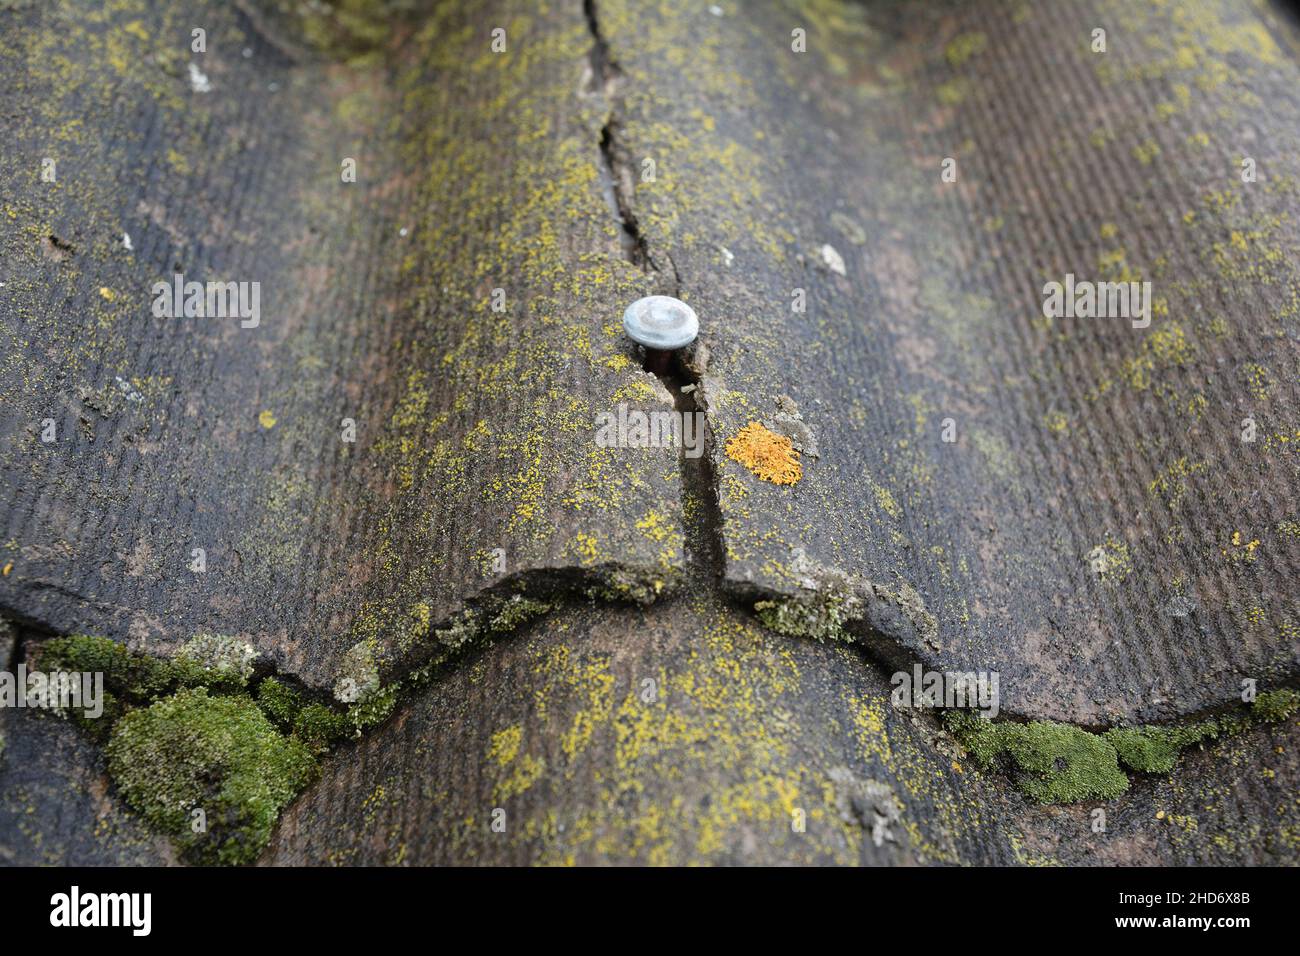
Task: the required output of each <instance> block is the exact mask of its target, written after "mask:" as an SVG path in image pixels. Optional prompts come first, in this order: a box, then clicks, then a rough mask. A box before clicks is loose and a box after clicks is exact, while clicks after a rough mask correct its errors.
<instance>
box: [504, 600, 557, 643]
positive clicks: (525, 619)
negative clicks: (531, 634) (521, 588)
mask: <svg viewBox="0 0 1300 956" xmlns="http://www.w3.org/2000/svg"><path fill="white" fill-rule="evenodd" d="M553 609H554V605H552V604H548V603H546V602H545V601H537V600H534V599H532V598H526V597H523V596H522V595H518V594H516V595H515V596H514V597H513V598H511V599H510V600H508V601H506V602H505V603H504V604H503V605H502V606H501V609H500V610H499V611H498V612H497V613H496V614H495V615H494V616H493V618H492V620H491V621H489V622H488V630H490V631H492V632H494V633H496V634H504V633H506V632H508V631H513V630H514V629H515V628H518V627H522V626H523V625H525V624H527V623H529V622H530V621H534V620H536V619H537V618H539V617H541V616H542V615H543V614H549V613H550V612H551V611H552V610H553Z"/></svg>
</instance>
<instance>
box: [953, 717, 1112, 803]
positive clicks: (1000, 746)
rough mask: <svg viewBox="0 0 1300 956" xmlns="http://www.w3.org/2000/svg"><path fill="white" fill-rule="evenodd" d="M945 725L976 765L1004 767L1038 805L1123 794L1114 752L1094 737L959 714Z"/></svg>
mask: <svg viewBox="0 0 1300 956" xmlns="http://www.w3.org/2000/svg"><path fill="white" fill-rule="evenodd" d="M946 720H947V723H948V726H949V729H951V730H952V732H953V733H954V734H955V735H956V737H957V739H958V740H960V741H961V742H962V744H963V746H965V747H966V749H967V750H968V751H970V752H971V754H972V755H973V756H974V757H975V759H976V761H977V762H978V763H979V764H980V766H982V767H989V766H992V765H994V764H996V763H998V762H999V761H1001V762H1004V763H1006V764H1009V765H1010V766H1011V768H1012V769H1013V770H1014V771H1015V778H1016V783H1017V785H1019V786H1020V788H1021V789H1022V790H1024V791H1025V792H1026V793H1027V794H1029V795H1030V796H1031V797H1033V798H1034V799H1035V800H1037V801H1038V802H1039V803H1074V802H1076V801H1079V800H1089V799H1095V800H1108V799H1110V798H1111V797H1116V796H1119V794H1121V793H1123V792H1124V791H1125V790H1127V789H1128V777H1127V776H1126V775H1125V774H1124V771H1122V770H1121V769H1120V768H1119V757H1118V754H1117V753H1116V751H1115V748H1114V747H1113V746H1112V745H1111V744H1110V742H1109V741H1107V740H1106V739H1105V738H1103V737H1101V736H1099V735H1097V734H1090V733H1088V732H1087V731H1086V730H1080V729H1079V728H1078V727H1073V726H1071V725H1069V724H1058V723H1055V722H1054V721H1047V720H1036V721H1034V722H1032V723H1028V724H1018V723H1011V722H997V723H995V722H993V721H989V720H984V719H982V718H980V717H976V716H975V715H973V714H968V713H964V712H960V711H952V712H949V713H948V714H947V715H946Z"/></svg>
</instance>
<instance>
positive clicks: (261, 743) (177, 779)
mask: <svg viewBox="0 0 1300 956" xmlns="http://www.w3.org/2000/svg"><path fill="white" fill-rule="evenodd" d="M107 754H108V769H109V772H110V773H111V774H112V776H113V779H114V780H115V781H116V783H117V785H118V787H119V788H120V789H121V791H122V794H123V796H124V797H125V798H126V800H127V802H128V803H129V804H130V805H131V807H132V808H134V809H135V810H136V811H137V812H138V813H140V814H141V815H142V816H143V817H144V818H145V819H146V820H147V821H149V823H151V824H152V825H153V826H155V827H157V828H158V829H160V830H162V831H163V832H165V833H167V834H168V835H170V836H171V837H172V838H173V839H174V840H176V842H177V843H178V844H179V845H180V846H181V848H182V850H183V852H184V853H185V855H186V856H187V858H189V859H191V860H193V861H194V862H200V863H224V864H238V863H249V862H252V861H253V860H254V859H255V858H256V857H257V855H258V853H259V852H260V851H261V850H262V848H263V847H264V846H266V844H267V842H268V841H269V839H270V836H271V829H272V828H273V827H274V826H275V822H276V820H277V819H278V818H279V814H280V811H281V810H282V809H283V808H284V807H285V806H286V805H287V804H288V803H289V801H290V800H292V799H293V797H294V796H295V795H296V794H297V793H298V792H299V791H300V790H301V789H302V788H303V787H304V786H306V785H307V783H308V782H309V781H310V780H311V779H312V777H313V776H314V775H315V772H316V761H315V758H314V757H313V756H312V754H311V752H310V751H309V749H308V748H307V747H306V746H304V745H303V744H302V743H301V742H299V741H297V740H294V739H292V738H286V737H284V736H283V735H281V734H280V733H279V732H278V731H277V730H276V729H275V727H274V725H272V723H271V722H270V721H269V720H268V719H267V717H266V715H265V714H263V713H262V711H261V710H259V709H258V707H257V705H256V704H255V703H254V702H253V701H252V700H251V699H250V698H248V697H243V696H239V697H210V696H208V692H207V690H205V689H203V688H195V689H191V688H184V689H182V690H180V691H178V692H177V693H176V694H174V695H173V696H171V697H166V698H163V699H162V700H159V701H157V702H156V703H154V704H152V705H151V706H149V707H147V708H142V709H139V710H134V711H132V712H130V713H128V714H126V715H125V716H124V717H122V718H121V720H119V721H118V722H117V724H116V725H115V726H114V727H113V732H112V737H111V738H110V740H109V742H108V747H107ZM195 810H202V811H203V818H204V822H205V825H206V826H205V828H197V829H198V830H199V832H195V830H196V827H195V825H194V824H195V822H196V819H198V818H197V817H196V815H195V814H194V811H195Z"/></svg>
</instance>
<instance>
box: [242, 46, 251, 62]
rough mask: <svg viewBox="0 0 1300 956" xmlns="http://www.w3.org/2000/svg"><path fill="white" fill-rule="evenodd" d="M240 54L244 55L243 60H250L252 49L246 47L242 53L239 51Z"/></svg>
mask: <svg viewBox="0 0 1300 956" xmlns="http://www.w3.org/2000/svg"><path fill="white" fill-rule="evenodd" d="M240 52H242V53H243V54H244V59H245V60H248V59H252V56H253V48H252V47H251V46H246V47H244V49H243V50H242V51H240Z"/></svg>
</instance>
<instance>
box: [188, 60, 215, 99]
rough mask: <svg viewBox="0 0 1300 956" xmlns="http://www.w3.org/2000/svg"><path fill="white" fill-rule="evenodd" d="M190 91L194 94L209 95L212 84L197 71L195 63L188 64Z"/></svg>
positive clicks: (204, 75)
mask: <svg viewBox="0 0 1300 956" xmlns="http://www.w3.org/2000/svg"><path fill="white" fill-rule="evenodd" d="M190 89H192V90H193V91H194V92H195V93H211V92H212V83H211V82H210V81H209V80H208V75H207V74H206V73H204V72H203V71H202V70H200V69H199V67H198V64H197V63H191V64H190Z"/></svg>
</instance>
